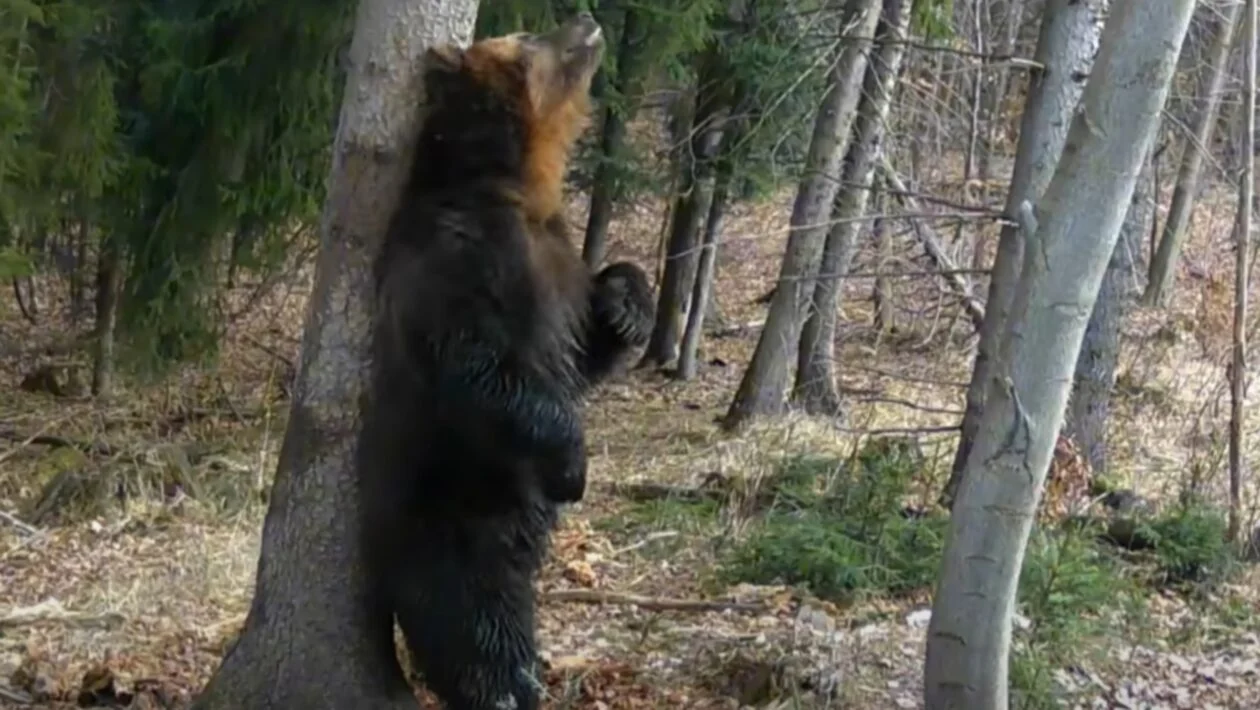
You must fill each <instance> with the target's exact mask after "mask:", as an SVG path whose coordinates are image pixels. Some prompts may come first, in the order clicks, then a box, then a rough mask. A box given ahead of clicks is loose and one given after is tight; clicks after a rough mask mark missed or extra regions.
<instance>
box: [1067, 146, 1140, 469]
mask: <svg viewBox="0 0 1260 710" xmlns="http://www.w3.org/2000/svg"><path fill="white" fill-rule="evenodd" d="M1144 166H1145V167H1144V168H1143V170H1142V173H1141V174H1140V175H1139V176H1138V181H1137V184H1136V186H1135V187H1134V189H1133V197H1132V198H1131V199H1130V200H1129V211H1128V213H1127V214H1126V215H1125V217H1124V224H1123V225H1122V226H1121V227H1120V237H1119V238H1118V239H1117V240H1116V246H1115V248H1114V249H1112V250H1111V259H1110V260H1109V261H1108V262H1107V271H1106V273H1104V274H1103V280H1102V285H1101V286H1100V287H1099V289H1098V300H1096V301H1095V302H1094V309H1093V311H1092V312H1091V313H1090V315H1089V323H1088V325H1086V326H1085V336H1084V339H1083V340H1082V341H1081V352H1080V354H1079V355H1077V358H1076V372H1075V374H1074V375H1073V377H1072V396H1071V399H1070V400H1069V403H1068V409H1067V415H1066V416H1067V420H1066V422H1065V423H1064V431H1066V432H1067V434H1068V435H1069V436H1071V437H1072V439H1073V440H1075V441H1076V444H1077V446H1078V447H1079V448H1080V450H1081V452H1082V453H1083V454H1084V456H1085V459H1086V460H1087V461H1089V464H1090V466H1091V467H1092V468H1093V470H1094V471H1095V472H1099V473H1102V472H1105V471H1106V470H1107V424H1108V422H1109V420H1110V412H1111V392H1112V389H1113V388H1114V387H1115V383H1116V363H1117V361H1118V360H1119V357H1120V329H1121V328H1122V327H1123V325H1124V320H1125V316H1126V315H1127V314H1128V311H1129V309H1130V307H1131V306H1132V305H1133V302H1134V301H1135V300H1136V296H1137V294H1136V293H1135V292H1134V289H1133V276H1134V271H1135V268H1136V266H1137V260H1138V256H1139V255H1140V254H1141V252H1142V241H1143V239H1144V237H1145V236H1146V230H1147V226H1148V224H1149V223H1150V218H1151V215H1152V213H1153V212H1154V209H1153V208H1154V203H1153V202H1152V193H1151V180H1150V178H1151V169H1152V168H1151V163H1150V162H1149V161H1145V162H1144Z"/></svg>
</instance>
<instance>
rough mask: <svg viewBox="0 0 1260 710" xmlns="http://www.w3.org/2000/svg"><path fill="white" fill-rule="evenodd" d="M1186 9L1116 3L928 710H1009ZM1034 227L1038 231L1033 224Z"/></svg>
mask: <svg viewBox="0 0 1260 710" xmlns="http://www.w3.org/2000/svg"><path fill="white" fill-rule="evenodd" d="M1193 9H1194V0H1144V1H1143V2H1119V3H1116V4H1115V5H1114V6H1113V7H1112V8H1111V11H1110V15H1109V17H1108V18H1107V24H1106V27H1105V28H1104V30H1103V34H1102V39H1101V49H1100V51H1099V53H1098V57H1097V60H1096V62H1095V63H1094V67H1093V71H1092V73H1091V75H1090V77H1089V82H1088V85H1087V86H1086V88H1085V92H1084V94H1083V96H1082V100H1081V110H1079V111H1077V112H1076V115H1075V117H1074V118H1073V120H1072V124H1071V128H1070V129H1069V133H1068V139H1067V142H1066V143H1065V145H1064V149H1063V155H1062V158H1061V159H1060V162H1059V165H1058V168H1057V169H1056V171H1055V173H1054V177H1053V179H1052V180H1051V182H1050V185H1049V186H1048V187H1047V188H1046V192H1045V195H1044V197H1043V198H1042V200H1041V204H1040V206H1039V207H1038V208H1037V210H1036V213H1037V216H1036V217H1034V216H1033V214H1032V213H1033V209H1032V207H1031V206H1030V205H1029V206H1027V207H1026V208H1025V209H1024V210H1022V211H1021V212H1022V214H1021V216H1022V223H1023V224H1024V225H1026V229H1025V234H1026V235H1027V238H1028V239H1029V244H1028V249H1027V250H1026V252H1027V255H1028V258H1027V259H1026V261H1025V264H1024V268H1023V276H1022V278H1021V280H1020V287H1019V290H1018V292H1017V294H1016V298H1015V300H1014V303H1013V304H1012V308H1011V315H1010V321H1009V323H1008V325H1007V328H1006V331H1005V333H1004V335H1003V338H1002V341H1001V346H1000V349H999V351H998V356H999V361H998V363H997V365H998V367H997V368H995V371H994V374H993V376H992V377H991V379H990V380H989V383H988V385H989V391H988V396H987V403H986V406H985V411H984V417H983V419H982V421H981V427H980V432H981V436H979V437H978V438H977V439H976V443H975V446H974V448H973V449H972V451H971V454H970V456H969V457H968V459H967V474H966V475H965V476H964V478H963V482H962V485H961V487H960V488H959V490H958V500H957V502H956V504H955V506H954V511H953V516H952V518H951V522H950V527H949V532H948V534H947V538H946V542H945V553H944V557H943V559H942V564H941V573H940V579H939V583H938V586H937V590H936V595H935V599H934V602H933V606H932V620H931V622H930V624H929V627H928V643H927V659H926V666H925V674H924V693H925V700H926V707H927V709H928V710H946V709H953V710H962V709H964V708H965V709H967V710H979V709H983V710H1007V707H1008V703H1009V698H1008V687H1007V679H1008V662H1009V658H1010V640H1011V616H1012V613H1013V612H1014V608H1015V592H1016V589H1017V584H1018V580H1019V571H1020V568H1021V566H1022V564H1023V559H1024V551H1025V548H1026V546H1027V542H1028V534H1029V532H1030V530H1031V527H1032V522H1033V516H1034V513H1035V511H1036V507H1037V503H1038V501H1039V499H1040V496H1041V487H1042V484H1043V482H1044V481H1045V476H1046V471H1047V469H1048V467H1049V465H1050V458H1051V456H1052V453H1053V450H1054V444H1055V440H1056V438H1057V435H1058V432H1059V429H1060V426H1061V425H1062V423H1063V413H1064V408H1065V405H1066V403H1067V397H1068V389H1069V386H1070V384H1071V377H1072V370H1073V367H1074V365H1075V362H1076V355H1077V353H1078V352H1079V351H1080V347H1081V340H1082V336H1083V335H1084V333H1085V326H1086V321H1087V320H1088V319H1089V313H1090V310H1091V308H1092V307H1093V303H1094V299H1095V298H1096V297H1097V294H1098V288H1099V285H1100V283H1101V281H1102V277H1103V272H1104V271H1105V270H1106V266H1107V260H1108V259H1109V257H1110V256H1111V252H1112V249H1114V247H1115V244H1116V239H1117V235H1118V233H1119V231H1120V226H1121V223H1122V222H1123V220H1124V215H1125V212H1126V211H1127V209H1128V206H1129V200H1130V198H1131V196H1132V194H1133V188H1134V184H1135V183H1136V181H1137V176H1138V173H1139V171H1140V168H1141V163H1142V159H1143V157H1144V156H1145V155H1146V153H1147V150H1148V149H1149V147H1150V144H1151V139H1152V137H1153V134H1154V131H1155V126H1156V125H1157V122H1158V119H1159V114H1160V111H1161V110H1162V109H1163V106H1164V100H1165V98H1166V97H1167V94H1168V86H1169V84H1170V82H1171V79H1172V75H1173V71H1174V69H1175V67H1176V61H1177V54H1178V52H1179V51H1180V49H1181V44H1182V41H1183V39H1184V38H1185V34H1186V28H1187V27H1188V26H1189V24H1190V15H1191V12H1192V10H1193ZM1038 219H1040V225H1039V226H1038V225H1037V224H1035V222H1036V221H1037V220H1038Z"/></svg>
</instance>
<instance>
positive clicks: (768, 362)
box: [722, 0, 880, 430]
mask: <svg viewBox="0 0 1260 710" xmlns="http://www.w3.org/2000/svg"><path fill="white" fill-rule="evenodd" d="M879 8H880V5H879V2H878V0H848V2H847V3H846V5H845V8H844V13H843V18H842V21H841V28H842V29H841V32H843V33H844V34H846V35H849V36H852V37H870V36H872V35H873V34H874V31H875V24H876V22H877V21H878V20H879ZM868 53H869V45H868V44H866V43H864V42H856V41H848V42H846V43H845V44H844V45H843V49H842V50H841V55H840V57H839V61H837V62H836V63H835V66H834V67H833V68H832V71H831V76H830V77H829V79H828V86H827V91H826V93H825V94H824V95H823V99H822V103H821V104H819V107H818V115H817V116H816V117H815V119H814V132H813V135H812V136H811V138H810V144H809V152H808V154H807V155H806V156H805V170H804V174H803V176H802V178H801V184H800V186H799V187H798V188H797V192H796V202H795V203H794V204H793V205H792V216H791V219H790V220H789V223H788V224H789V226H788V240H787V248H786V250H785V251H784V254H783V264H782V265H781V267H780V268H779V279H778V282H777V284H776V286H775V290H774V296H773V297H772V298H771V300H770V312H769V313H768V314H767V315H766V324H765V326H763V327H762V329H761V337H760V338H758V340H757V349H756V350H755V351H754V352H753V356H752V360H751V361H750V362H749V363H748V369H747V370H745V371H744V377H743V379H741V380H740V383H739V389H738V390H736V392H735V397H734V398H733V399H732V401H731V406H730V408H729V409H728V410H727V412H726V416H725V417H724V418H723V422H722V425H723V427H724V428H726V429H728V430H734V429H737V428H739V427H741V426H743V425H744V424H745V423H747V422H748V420H750V419H751V418H752V417H754V416H758V415H762V414H773V413H777V412H780V411H782V409H783V405H784V399H783V395H784V392H785V391H786V389H787V385H788V364H789V363H790V362H791V361H792V356H793V354H794V353H793V349H794V348H795V347H796V346H797V344H798V343H797V340H798V339H799V338H800V330H801V324H802V323H801V316H802V314H803V312H804V309H805V306H806V304H807V302H808V299H809V297H810V293H811V292H812V286H813V284H812V283H811V282H810V280H809V279H810V278H811V277H812V276H813V275H814V274H816V273H817V269H818V260H819V256H820V253H821V251H822V242H823V238H824V235H825V234H826V233H827V229H826V224H827V223H828V221H830V219H831V209H832V203H833V202H834V201H835V197H836V191H837V188H838V187H839V182H840V180H839V178H840V173H841V163H842V162H843V161H844V156H845V153H846V152H847V150H848V142H849V129H850V128H851V127H852V125H853V115H854V114H855V113H856V112H857V105H858V100H859V98H860V97H861V93H862V78H863V75H864V73H865V71H866V58H867V55H868Z"/></svg>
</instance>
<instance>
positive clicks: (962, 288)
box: [880, 156, 984, 328]
mask: <svg viewBox="0 0 1260 710" xmlns="http://www.w3.org/2000/svg"><path fill="white" fill-rule="evenodd" d="M880 167H881V169H882V170H883V173H884V176H885V178H886V179H887V180H888V182H889V184H890V185H892V187H893V189H894V190H896V191H897V192H899V193H902V194H900V195H898V196H897V199H899V200H901V203H902V204H903V205H905V207H906V209H908V210H912V211H918V202H917V201H916V200H915V199H914V198H913V197H911V196H910V195H909V192H910V190H909V189H908V188H907V187H906V184H905V183H904V182H902V181H901V178H900V177H898V176H897V171H896V170H894V169H893V166H892V163H890V162H888V157H887V156H881V158H880ZM914 235H915V237H917V238H918V239H919V242H920V243H921V244H922V245H923V250H924V251H926V252H927V254H928V256H929V257H931V259H932V261H934V262H936V265H937V266H938V267H940V269H941V271H945V272H950V273H948V274H947V275H945V276H944V277H943V278H944V280H945V283H947V284H949V286H950V287H951V288H952V289H953V290H954V291H955V292H957V293H958V295H959V296H961V297H962V300H963V308H965V309H966V310H967V315H969V316H970V317H971V322H972V324H974V325H975V327H976V328H979V327H980V324H981V323H983V322H984V306H982V305H980V301H979V300H977V299H976V297H975V296H974V295H972V293H971V286H970V285H968V284H967V281H966V279H964V278H963V277H962V276H960V275H959V274H958V273H957V271H958V269H957V267H955V266H954V262H953V261H951V260H950V258H949V256H948V255H946V254H945V250H944V249H943V248H941V243H940V240H939V239H937V237H936V235H935V234H933V232H932V229H931V228H930V227H928V226H927V225H925V224H922V223H920V222H915V223H914Z"/></svg>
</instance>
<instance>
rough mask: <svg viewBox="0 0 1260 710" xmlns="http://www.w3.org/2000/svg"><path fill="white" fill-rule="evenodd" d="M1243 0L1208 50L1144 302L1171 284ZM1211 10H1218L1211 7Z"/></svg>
mask: <svg viewBox="0 0 1260 710" xmlns="http://www.w3.org/2000/svg"><path fill="white" fill-rule="evenodd" d="M1242 6H1243V0H1237V1H1236V2H1233V3H1231V4H1230V5H1229V7H1228V8H1226V9H1225V12H1224V14H1221V15H1220V23H1219V26H1218V28H1217V30H1216V37H1215V38H1214V40H1213V42H1212V47H1211V49H1210V50H1209V51H1208V61H1209V64H1208V66H1207V67H1205V68H1204V70H1203V74H1202V76H1201V77H1200V84H1199V90H1198V92H1197V94H1198V95H1197V99H1198V103H1199V104H1200V105H1202V107H1203V108H1202V110H1200V111H1199V115H1198V117H1197V120H1196V121H1195V124H1194V133H1193V135H1192V136H1190V137H1188V138H1187V139H1186V142H1185V148H1184V149H1183V150H1182V154H1181V166H1180V168H1179V169H1178V170H1177V183H1176V184H1175V185H1174V186H1173V196H1172V203H1171V204H1169V206H1168V218H1167V219H1165V220H1164V229H1163V232H1162V233H1161V235H1160V238H1159V247H1158V248H1157V249H1156V250H1155V253H1154V254H1153V255H1151V264H1150V270H1149V271H1148V273H1147V280H1146V292H1145V293H1143V294H1142V302H1143V303H1144V304H1146V305H1148V306H1155V305H1160V304H1162V303H1164V301H1165V300H1166V299H1167V295H1168V292H1169V291H1170V290H1171V288H1172V284H1173V281H1174V278H1173V277H1174V274H1175V272H1176V266H1177V259H1178V257H1179V256H1180V254H1181V247H1182V245H1183V244H1184V243H1185V238H1186V227H1187V226H1188V225H1189V224H1190V214H1191V212H1193V211H1194V201H1195V197H1196V195H1197V193H1198V191H1199V176H1200V174H1201V173H1202V169H1203V152H1204V150H1206V149H1207V147H1208V146H1210V145H1211V142H1212V132H1213V131H1214V130H1215V129H1216V114H1217V112H1218V110H1219V109H1220V105H1221V91H1222V89H1223V88H1224V86H1225V77H1226V74H1227V73H1228V72H1227V71H1226V69H1227V67H1228V66H1229V50H1230V48H1231V47H1233V44H1234V28H1235V27H1237V25H1238V17H1239V14H1240V12H1241V10H1242ZM1210 12H1211V13H1212V14H1215V13H1216V10H1215V8H1211V9H1210Z"/></svg>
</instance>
